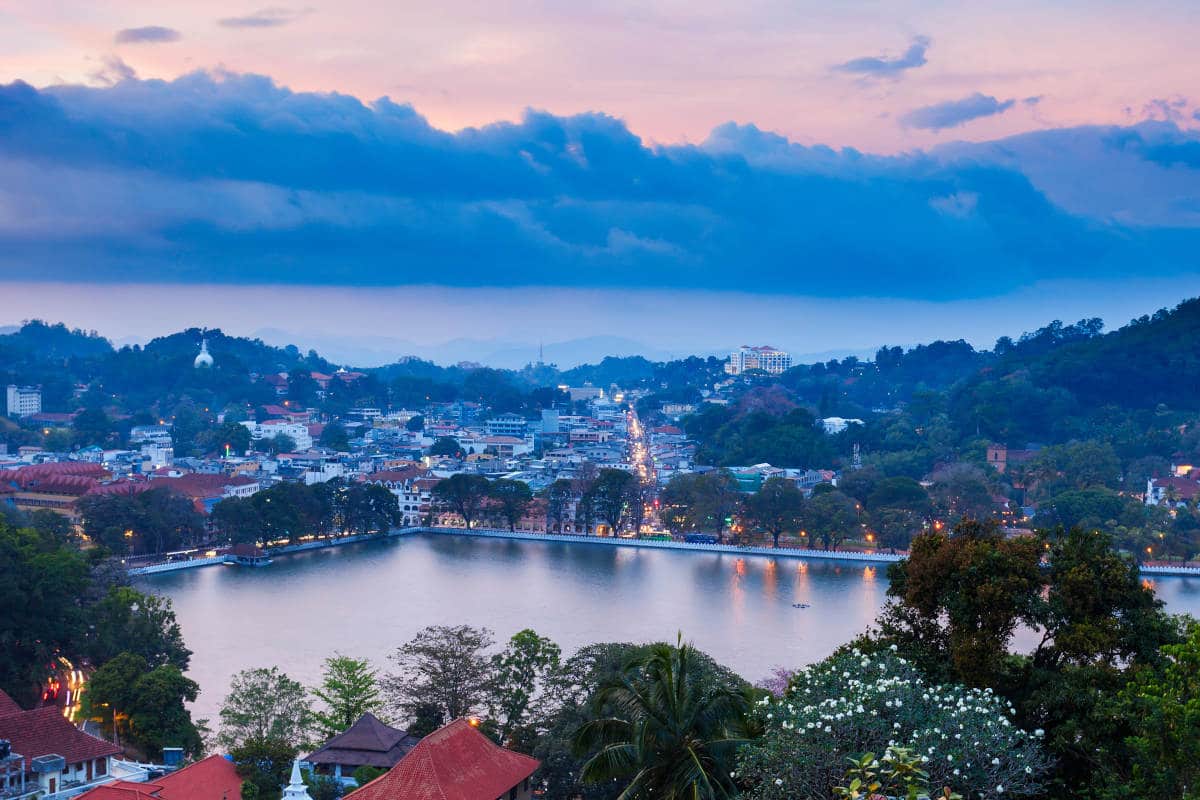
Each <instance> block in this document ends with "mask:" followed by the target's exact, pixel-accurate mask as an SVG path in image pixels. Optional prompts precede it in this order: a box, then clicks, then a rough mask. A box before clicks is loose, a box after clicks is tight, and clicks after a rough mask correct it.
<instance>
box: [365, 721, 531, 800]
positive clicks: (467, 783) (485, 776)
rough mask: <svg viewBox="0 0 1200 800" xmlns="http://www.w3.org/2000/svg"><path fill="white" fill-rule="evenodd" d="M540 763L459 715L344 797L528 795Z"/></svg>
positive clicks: (409, 799) (498, 798) (525, 798)
mask: <svg viewBox="0 0 1200 800" xmlns="http://www.w3.org/2000/svg"><path fill="white" fill-rule="evenodd" d="M540 766H541V762H539V761H538V760H537V759H535V758H530V757H529V756H526V755H522V754H520V753H514V752H513V751H511V750H505V749H504V748H503V747H501V746H499V745H498V744H496V743H494V742H493V741H492V740H491V739H489V738H487V737H486V736H484V735H483V734H482V733H480V732H479V731H477V730H475V728H474V727H472V726H471V724H470V723H469V722H467V721H466V720H465V719H456V720H454V722H451V723H450V724H449V725H446V726H445V727H442V728H439V729H438V730H436V731H434V732H433V733H431V734H429V735H428V736H426V737H425V738H424V739H422V740H421V741H420V742H418V743H417V746H416V747H414V748H413V749H412V750H411V751H410V752H409V754H408V755H406V756H405V757H404V758H402V759H400V763H398V764H396V766H394V767H392V768H391V769H390V770H388V771H387V772H386V773H385V774H383V775H381V776H380V777H378V778H376V779H375V780H373V781H371V782H370V783H368V784H367V785H366V786H363V787H362V788H360V789H356V790H355V791H353V792H350V794H348V795H346V800H529V798H531V797H532V796H533V795H532V787H531V786H530V780H529V779H530V777H531V776H532V775H533V773H534V772H535V771H536V770H537V768H538V767H540Z"/></svg>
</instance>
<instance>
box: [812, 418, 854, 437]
mask: <svg viewBox="0 0 1200 800" xmlns="http://www.w3.org/2000/svg"><path fill="white" fill-rule="evenodd" d="M862 424H863V421H862V420H861V419H847V418H846V417H825V419H823V420H821V426H822V427H823V428H825V432H826V433H828V434H829V435H830V436H833V435H834V434H837V433H841V432H842V431H844V430H846V428H848V427H850V426H851V425H862Z"/></svg>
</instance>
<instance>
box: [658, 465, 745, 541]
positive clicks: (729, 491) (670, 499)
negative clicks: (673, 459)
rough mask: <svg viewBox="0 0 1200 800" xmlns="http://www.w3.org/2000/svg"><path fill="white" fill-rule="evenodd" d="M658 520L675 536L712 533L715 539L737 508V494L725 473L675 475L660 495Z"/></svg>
mask: <svg viewBox="0 0 1200 800" xmlns="http://www.w3.org/2000/svg"><path fill="white" fill-rule="evenodd" d="M661 499H662V511H661V517H662V520H663V522H664V523H665V524H666V525H667V527H668V528H669V529H671V530H672V531H674V532H676V533H686V532H692V531H696V532H712V533H715V534H716V535H717V536H718V538H719V537H720V536H721V533H722V532H723V531H724V529H725V525H726V520H727V519H728V518H729V517H730V516H732V515H733V514H734V513H735V512H736V511H737V509H738V506H739V504H740V501H741V494H740V492H739V491H738V486H737V481H736V480H735V479H734V477H733V475H732V474H730V472H729V471H728V470H716V471H714V472H705V473H691V474H679V475H675V476H673V477H672V478H671V480H670V482H669V483H668V484H667V486H666V488H665V489H663V492H662V497H661Z"/></svg>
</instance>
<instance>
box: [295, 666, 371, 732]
mask: <svg viewBox="0 0 1200 800" xmlns="http://www.w3.org/2000/svg"><path fill="white" fill-rule="evenodd" d="M311 691H312V694H313V696H314V697H316V698H317V699H318V700H320V701H321V702H322V703H324V704H325V707H324V708H323V709H321V710H317V711H313V712H312V721H313V723H314V724H315V726H316V729H317V734H318V735H319V736H320V737H321V738H322V739H328V738H330V737H331V736H336V735H337V734H339V733H341V732H342V731H344V730H346V729H347V728H349V727H350V726H351V725H353V724H354V723H355V722H356V721H358V718H359V717H361V716H362V715H363V714H366V713H367V712H371V713H377V712H378V711H379V710H380V709H381V708H383V698H382V696H381V695H380V690H379V680H378V673H377V672H376V670H375V669H374V668H373V667H372V666H371V664H370V662H368V661H367V660H366V659H359V658H351V657H350V656H344V655H341V654H336V655H333V656H331V657H329V658H327V659H325V669H324V671H323V673H322V678H321V685H320V686H316V687H314V688H313V689H312V690H311Z"/></svg>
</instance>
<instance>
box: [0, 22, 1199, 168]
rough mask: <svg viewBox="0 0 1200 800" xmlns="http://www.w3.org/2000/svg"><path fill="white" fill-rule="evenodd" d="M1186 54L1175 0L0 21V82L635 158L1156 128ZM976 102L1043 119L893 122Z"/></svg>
mask: <svg viewBox="0 0 1200 800" xmlns="http://www.w3.org/2000/svg"><path fill="white" fill-rule="evenodd" d="M139 30H140V31H144V32H145V31H149V33H145V34H144V35H143V36H142V37H139V36H138V35H137V34H136V33H127V34H125V35H124V36H122V32H125V31H139ZM1198 36H1200V4H1197V3H1195V2H1191V1H1190V0H1145V2H1139V3H1128V2H1120V1H1119V0H1055V2H1046V1H1045V0H1013V2H1006V3H974V2H970V3H967V2H950V1H949V0H877V1H876V2H861V1H854V2H841V3H829V2H814V1H813V0H745V1H744V2H737V3H730V2H724V1H723V0H722V1H716V0H656V1H655V2H644V1H643V0H614V1H613V2H608V3H574V2H563V1H562V0H517V1H516V2H472V1H471V0H444V1H443V2H438V3H416V2H407V1H401V2H380V0H339V1H338V2H337V3H327V2H321V0H312V1H311V2H303V1H302V2H299V3H297V4H296V5H292V6H288V5H267V6H257V5H255V4H254V3H253V2H252V1H251V2H247V1H246V0H207V1H206V2H202V3H201V2H169V3H155V4H148V3H145V2H141V0H108V1H107V2H104V3H94V2H83V0H61V1H60V2H54V3H32V2H7V3H0V80H4V81H11V80H16V79H21V80H25V81H27V82H29V83H32V84H34V85H36V86H47V85H52V84H59V83H96V82H98V81H103V80H104V79H105V76H106V75H107V76H108V77H110V78H111V77H112V75H113V71H112V68H111V66H110V65H109V64H110V61H111V60H112V59H114V58H119V59H120V60H121V61H122V62H123V63H124V64H127V65H128V66H129V67H130V68H132V69H133V70H134V71H136V73H137V74H138V75H139V76H142V77H153V78H166V79H170V78H175V77H178V76H179V75H181V74H184V73H187V72H191V71H193V70H196V69H216V68H223V69H228V70H232V71H235V72H250V73H258V74H263V75H270V76H272V77H273V78H275V79H276V80H277V81H279V82H280V83H281V84H284V85H286V86H289V87H291V88H292V89H294V90H297V91H323V92H328V91H338V92H345V93H348V94H353V95H355V96H356V97H359V98H362V99H363V100H374V99H376V98H379V97H382V96H387V97H390V98H392V99H393V100H395V101H396V102H400V103H404V102H409V103H412V104H413V105H414V106H415V107H416V108H417V110H418V111H420V112H421V113H422V114H423V115H425V116H426V117H427V118H428V119H429V120H430V122H431V123H432V124H433V125H435V126H437V127H440V128H444V129H450V130H456V129H459V128H462V127H465V126H471V125H483V124H487V123H490V122H494V121H496V120H513V121H515V120H518V119H520V117H521V115H522V113H523V110H524V109H525V108H527V107H532V108H537V109H541V110H546V111H549V112H551V113H554V114H557V115H570V114H577V113H581V112H586V111H604V112H606V113H608V114H612V115H614V116H617V117H619V118H620V119H622V120H624V121H625V122H626V123H627V124H628V125H629V127H630V129H632V130H634V131H635V132H637V133H638V134H639V135H640V136H642V137H643V138H645V139H647V140H648V141H652V142H685V141H691V142H699V141H703V139H704V138H705V137H706V136H707V135H708V132H709V131H710V130H711V129H712V128H713V127H715V126H717V125H719V124H721V123H724V122H728V121H736V122H742V123H754V124H756V125H757V126H759V127H760V128H764V129H768V130H772V131H775V132H778V133H780V134H783V135H785V136H787V137H788V138H789V139H791V140H792V141H794V142H798V143H801V144H817V143H820V144H829V145H833V146H835V147H842V146H849V147H856V148H859V149H865V150H870V151H872V152H884V153H888V152H896V151H899V150H905V149H910V148H913V147H927V146H929V145H931V144H933V143H935V142H938V141H944V140H945V139H947V138H950V137H953V138H965V139H968V140H974V141H979V140H983V139H994V138H999V137H1002V136H1007V135H1011V134H1013V133H1017V132H1022V131H1029V130H1037V129H1040V128H1044V127H1066V126H1073V125H1080V124H1128V123H1132V122H1137V121H1140V120H1141V119H1143V118H1145V117H1147V116H1161V115H1162V113H1163V111H1162V109H1161V108H1157V107H1156V106H1155V105H1154V103H1155V101H1159V100H1166V101H1170V100H1171V99H1172V98H1180V97H1184V98H1186V97H1187V96H1188V95H1189V93H1195V92H1196V91H1197V86H1196V79H1195V76H1197V75H1200V50H1198V49H1197V47H1196V41H1197V37H1198ZM976 92H979V93H982V94H984V95H986V96H990V97H995V98H997V99H998V100H999V101H1000V102H1006V101H1009V100H1015V101H1020V100H1021V99H1024V98H1030V97H1037V98H1041V101H1040V102H1039V103H1037V104H1036V105H1024V104H1021V103H1019V102H1017V103H1015V104H1014V105H1013V106H1012V107H1011V108H1009V109H1007V110H1005V111H1004V112H1003V113H997V114H995V115H992V116H990V117H987V118H980V119H976V120H974V121H972V122H971V123H970V124H969V125H963V126H961V127H955V128H952V129H949V130H944V131H941V132H931V131H929V130H924V129H921V128H914V127H908V126H904V125H902V124H899V122H898V121H899V120H900V119H901V118H902V117H903V115H904V114H906V113H909V112H911V111H913V110H914V109H917V108H921V107H925V106H933V105H937V104H940V103H945V102H949V101H955V100H960V99H962V98H966V97H969V96H971V95H973V94H974V93H976ZM1191 99H1194V100H1200V98H1191ZM1187 110H1190V107H1189V109H1187Z"/></svg>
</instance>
